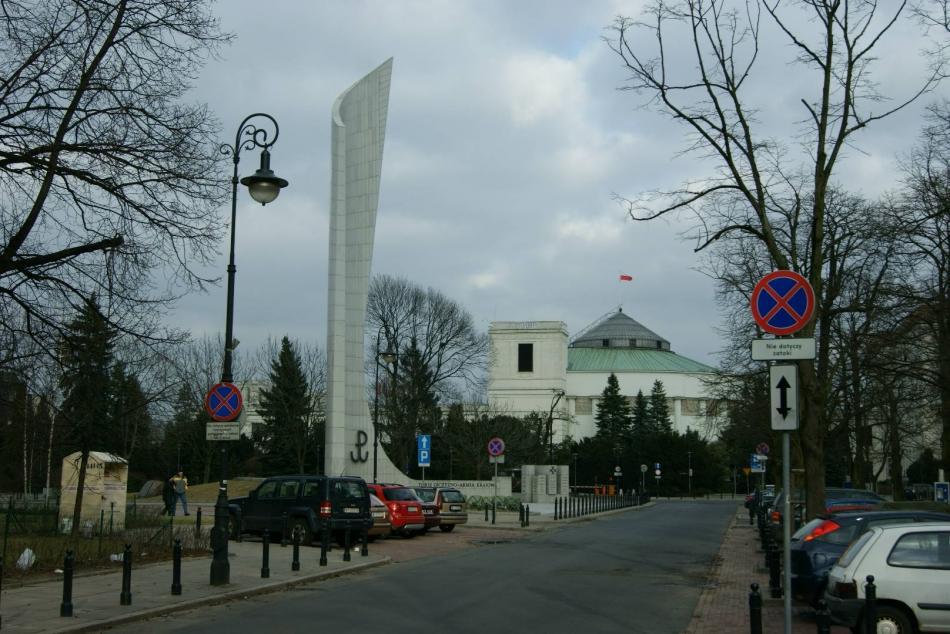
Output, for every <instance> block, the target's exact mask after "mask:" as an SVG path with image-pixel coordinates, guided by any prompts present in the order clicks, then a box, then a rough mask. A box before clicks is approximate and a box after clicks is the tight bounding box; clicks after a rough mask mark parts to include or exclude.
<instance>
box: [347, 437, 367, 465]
mask: <svg viewBox="0 0 950 634" xmlns="http://www.w3.org/2000/svg"><path fill="white" fill-rule="evenodd" d="M368 442H369V435H368V434H367V433H366V432H365V431H363V430H362V429H360V430H358V431H357V432H356V455H355V456H354V455H353V452H352V451H351V452H350V460H352V461H353V462H366V461H367V460H369V451H366V452H365V453H364V452H363V447H365V446H366V444H367V443H368Z"/></svg>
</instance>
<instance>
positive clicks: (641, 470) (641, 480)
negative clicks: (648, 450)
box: [640, 464, 648, 495]
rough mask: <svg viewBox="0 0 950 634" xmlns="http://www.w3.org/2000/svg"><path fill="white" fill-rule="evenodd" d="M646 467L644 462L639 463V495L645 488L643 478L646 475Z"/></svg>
mask: <svg viewBox="0 0 950 634" xmlns="http://www.w3.org/2000/svg"><path fill="white" fill-rule="evenodd" d="M647 469H648V467H647V466H646V465H645V464H642V465H640V495H643V491H644V489H646V484H645V483H644V478H645V477H646V475H647Z"/></svg>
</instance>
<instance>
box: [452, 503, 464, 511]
mask: <svg viewBox="0 0 950 634" xmlns="http://www.w3.org/2000/svg"><path fill="white" fill-rule="evenodd" d="M449 510H450V511H461V510H462V505H461V504H453V505H452V506H450V507H449Z"/></svg>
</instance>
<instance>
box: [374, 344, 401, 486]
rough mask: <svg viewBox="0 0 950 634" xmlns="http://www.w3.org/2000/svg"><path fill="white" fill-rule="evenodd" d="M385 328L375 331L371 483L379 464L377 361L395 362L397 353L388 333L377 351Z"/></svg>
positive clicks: (388, 363)
mask: <svg viewBox="0 0 950 634" xmlns="http://www.w3.org/2000/svg"><path fill="white" fill-rule="evenodd" d="M384 328H386V326H385V325H382V326H380V327H379V330H377V331H376V356H375V363H376V377H375V381H374V383H375V389H376V393H375V398H373V483H374V484H375V483H376V477H377V467H378V464H379V462H378V461H379V361H380V359H382V360H383V361H384V362H385V363H386V365H387V366H389V365H393V364H395V363H396V358H397V355H396V353H395V352H393V351H392V350H391V349H390V348H389V334H388V333H387V336H386V350H385V351H384V352H380V351H379V337H380V335H381V334H382V332H383V329H384Z"/></svg>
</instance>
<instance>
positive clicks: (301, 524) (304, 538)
mask: <svg viewBox="0 0 950 634" xmlns="http://www.w3.org/2000/svg"><path fill="white" fill-rule="evenodd" d="M294 531H297V535H298V537H299V538H300V545H301V546H309V545H310V542H311V541H312V539H313V537H312V536H311V535H310V527H309V526H307V522H306V521H305V520H304V519H303V518H301V517H295V518H294V519H293V520H292V521H291V524H290V535H289V537H290V539H291V540H293V538H294ZM291 543H293V542H292V541H291Z"/></svg>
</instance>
